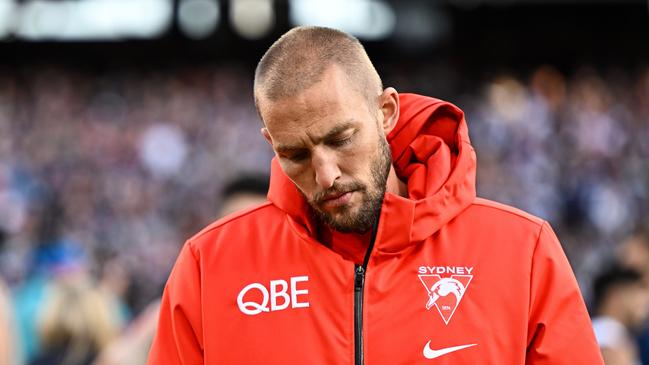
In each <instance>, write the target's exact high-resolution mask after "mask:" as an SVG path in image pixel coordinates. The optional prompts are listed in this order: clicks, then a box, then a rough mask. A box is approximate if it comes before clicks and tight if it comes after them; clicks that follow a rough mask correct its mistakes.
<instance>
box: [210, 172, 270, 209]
mask: <svg viewBox="0 0 649 365" xmlns="http://www.w3.org/2000/svg"><path fill="white" fill-rule="evenodd" d="M268 180H269V177H268V176H267V175H265V174H245V175H241V176H239V177H237V178H236V179H234V180H232V181H230V182H229V183H228V184H227V185H226V186H225V188H224V189H223V201H222V203H221V209H220V210H219V217H224V216H226V215H228V214H230V213H234V212H236V211H239V210H242V209H246V208H249V207H252V206H254V205H256V204H260V203H263V202H264V201H266V194H267V193H268Z"/></svg>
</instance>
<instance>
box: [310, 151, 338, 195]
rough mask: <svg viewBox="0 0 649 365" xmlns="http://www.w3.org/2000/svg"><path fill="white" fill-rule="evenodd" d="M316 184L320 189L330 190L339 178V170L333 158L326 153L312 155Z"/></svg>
mask: <svg viewBox="0 0 649 365" xmlns="http://www.w3.org/2000/svg"><path fill="white" fill-rule="evenodd" d="M312 164H313V170H314V172H315V181H316V184H318V186H319V187H320V188H321V189H323V190H324V189H328V188H330V187H331V186H332V185H333V184H334V182H335V181H336V179H338V178H339V177H340V168H339V167H338V161H337V159H336V157H335V156H332V154H328V153H324V152H323V153H314V154H313V157H312Z"/></svg>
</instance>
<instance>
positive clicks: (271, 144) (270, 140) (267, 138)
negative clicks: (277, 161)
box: [260, 127, 273, 147]
mask: <svg viewBox="0 0 649 365" xmlns="http://www.w3.org/2000/svg"><path fill="white" fill-rule="evenodd" d="M260 132H261V134H262V135H263V136H264V139H265V140H266V142H268V144H269V145H270V146H271V147H272V146H273V139H272V138H271V137H270V133H268V129H266V127H263V128H262V129H261V130H260Z"/></svg>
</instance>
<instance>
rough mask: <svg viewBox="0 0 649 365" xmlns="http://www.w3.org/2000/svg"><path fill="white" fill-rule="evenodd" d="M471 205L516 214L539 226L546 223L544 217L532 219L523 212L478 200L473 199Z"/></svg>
mask: <svg viewBox="0 0 649 365" xmlns="http://www.w3.org/2000/svg"><path fill="white" fill-rule="evenodd" d="M476 198H478V199H484V198H481V197H476ZM472 205H479V206H482V207H485V208H492V209H496V210H498V211H501V212H503V213H507V214H510V215H513V216H516V217H519V218H522V219H525V220H526V221H528V222H531V223H534V224H538V225H539V226H543V225H544V224H545V223H546V221H545V220H544V219H541V218H538V220H535V219H532V218H530V217H526V216H525V215H524V214H520V213H516V212H512V211H510V210H507V209H503V208H500V207H498V206H494V205H490V204H486V203H482V202H479V201H476V200H474V201H473V203H472ZM539 221H540V222H539Z"/></svg>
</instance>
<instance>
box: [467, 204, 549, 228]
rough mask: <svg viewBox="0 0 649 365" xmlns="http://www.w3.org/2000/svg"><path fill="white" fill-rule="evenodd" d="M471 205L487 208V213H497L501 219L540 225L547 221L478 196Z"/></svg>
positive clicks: (476, 207) (481, 208)
mask: <svg viewBox="0 0 649 365" xmlns="http://www.w3.org/2000/svg"><path fill="white" fill-rule="evenodd" d="M471 207H473V208H474V209H480V210H485V213H486V214H490V215H495V216H498V218H501V219H507V218H509V219H510V220H517V221H520V223H523V224H524V223H525V222H526V221H527V223H528V224H531V225H534V226H538V227H540V226H542V225H543V224H544V223H545V220H543V219H541V218H539V217H537V216H535V215H532V214H530V213H527V212H525V211H522V210H520V209H518V208H514V207H512V206H509V205H506V204H502V203H498V202H495V201H493V200H489V199H484V198H476V199H475V200H474V201H473V203H472V205H471Z"/></svg>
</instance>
